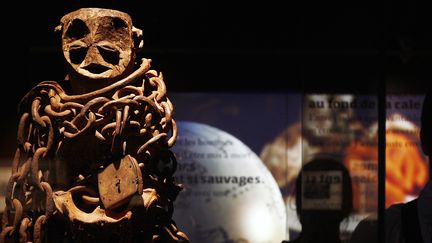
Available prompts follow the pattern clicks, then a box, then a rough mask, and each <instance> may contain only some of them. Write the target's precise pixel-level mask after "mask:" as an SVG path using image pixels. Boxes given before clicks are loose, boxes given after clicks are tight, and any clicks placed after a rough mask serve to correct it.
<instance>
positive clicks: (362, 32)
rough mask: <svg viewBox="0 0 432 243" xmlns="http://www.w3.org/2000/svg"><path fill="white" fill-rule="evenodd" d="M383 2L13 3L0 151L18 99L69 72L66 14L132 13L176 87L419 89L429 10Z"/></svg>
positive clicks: (6, 22)
mask: <svg viewBox="0 0 432 243" xmlns="http://www.w3.org/2000/svg"><path fill="white" fill-rule="evenodd" d="M377 2H378V1H371V2H367V1H361V2H360V3H352V4H347V3H346V2H344V1H319V2H311V1H285V2H282V1H281V2H277V1H273V0H268V1H253V2H246V3H243V4H238V3H236V1H172V2H168V1H143V0H136V1H95V0H93V1H83V0H73V1H29V2H28V3H25V4H24V3H22V2H21V1H14V2H13V3H11V4H12V6H10V7H4V12H8V14H9V12H10V14H11V15H12V17H8V16H6V14H5V15H3V17H2V18H3V19H2V23H3V25H2V26H3V28H2V32H3V33H4V35H3V36H4V37H3V41H4V42H5V43H4V44H3V53H2V54H3V56H4V57H6V58H5V59H6V65H5V64H3V73H4V75H3V87H4V88H3V92H4V93H7V95H3V96H1V101H0V102H1V103H2V104H4V105H3V108H2V110H3V114H4V115H3V118H2V122H1V124H0V125H2V126H3V127H5V128H6V129H4V130H5V132H4V133H3V135H2V136H3V139H2V140H1V142H0V146H2V149H1V155H3V156H6V155H7V156H11V155H9V154H11V153H10V151H13V149H12V150H10V149H11V148H13V147H15V140H14V139H15V138H14V136H15V135H14V134H15V132H16V128H15V127H14V126H15V125H14V124H16V123H17V120H16V119H17V118H16V105H17V104H18V102H19V100H20V99H21V97H22V96H23V95H24V94H25V93H26V92H27V91H28V90H29V89H30V88H31V87H33V86H34V85H36V84H37V83H39V82H40V81H43V80H61V79H62V78H63V77H64V75H65V70H64V66H63V59H62V53H61V49H60V48H61V47H60V36H59V35H58V34H55V33H54V31H53V30H54V28H55V26H57V24H58V23H59V20H60V18H61V17H62V16H63V15H64V14H66V13H68V12H70V11H73V10H76V9H78V8H80V7H105V8H114V9H118V10H122V11H125V12H127V13H129V14H130V15H131V16H132V19H133V21H134V25H135V26H136V27H138V28H140V29H142V30H143V31H144V42H145V43H144V53H143V54H144V56H145V57H147V58H151V59H152V60H153V68H155V69H157V70H158V71H163V73H164V77H165V80H166V83H167V86H168V90H171V91H179V92H183V91H203V92H216V91H233V92H246V93H247V92H267V91H269V92H270V91H278V92H284V91H301V92H303V91H305V92H344V93H377V92H378V90H379V89H378V87H380V83H385V82H386V83H387V91H389V92H422V91H423V90H424V88H425V86H428V83H429V80H430V79H431V78H430V76H431V75H430V73H431V71H430V67H431V64H432V62H431V60H432V56H431V48H432V28H431V25H430V19H431V16H432V15H431V14H429V12H430V11H429V10H428V8H426V5H424V6H423V5H422V4H421V3H419V2H415V1H399V2H389V1H386V2H382V3H377ZM234 3H236V4H234ZM381 87H383V86H381ZM381 91H382V89H381ZM11 124H12V125H11ZM9 141H10V142H9Z"/></svg>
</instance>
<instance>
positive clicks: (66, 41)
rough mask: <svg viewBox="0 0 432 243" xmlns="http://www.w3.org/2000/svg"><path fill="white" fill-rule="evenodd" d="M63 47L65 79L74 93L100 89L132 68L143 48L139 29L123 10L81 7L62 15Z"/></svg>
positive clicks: (123, 75) (126, 73) (59, 28)
mask: <svg viewBox="0 0 432 243" xmlns="http://www.w3.org/2000/svg"><path fill="white" fill-rule="evenodd" d="M60 22H61V24H60V25H59V26H57V28H56V30H58V31H62V34H61V35H62V49H63V55H64V58H65V60H66V63H67V68H68V79H69V80H70V82H71V86H72V90H73V92H75V93H87V92H90V91H93V90H95V89H98V88H101V87H103V86H106V85H108V84H111V83H113V82H115V81H118V80H120V79H121V78H123V77H125V76H127V75H128V74H130V73H131V72H132V71H133V67H134V62H135V55H136V52H137V50H138V49H140V48H142V45H143V41H142V31H141V30H140V29H137V28H135V27H133V25H132V20H131V17H130V16H129V15H128V14H126V13H123V12H120V11H117V10H111V9H101V8H82V9H79V10H77V11H74V12H71V13H69V14H66V15H65V16H63V18H62V19H61V20H60Z"/></svg>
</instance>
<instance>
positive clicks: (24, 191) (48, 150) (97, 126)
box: [0, 59, 187, 243]
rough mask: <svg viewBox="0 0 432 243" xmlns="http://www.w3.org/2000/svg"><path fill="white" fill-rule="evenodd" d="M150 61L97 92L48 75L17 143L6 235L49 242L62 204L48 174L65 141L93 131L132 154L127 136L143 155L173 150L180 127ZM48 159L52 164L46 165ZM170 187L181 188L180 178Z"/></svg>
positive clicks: (24, 113)
mask: <svg viewBox="0 0 432 243" xmlns="http://www.w3.org/2000/svg"><path fill="white" fill-rule="evenodd" d="M150 62H151V60H149V59H143V60H142V64H141V66H140V67H139V68H138V69H137V70H136V71H135V72H134V73H132V74H131V75H130V76H128V77H127V78H125V79H123V80H120V81H117V82H116V83H113V84H111V85H109V86H107V87H104V88H101V89H99V90H96V91H93V92H90V93H86V94H80V95H68V94H66V92H65V91H64V90H63V88H62V87H61V86H60V85H59V84H58V83H56V82H52V81H46V82H42V83H40V84H39V85H37V86H36V87H35V88H33V89H32V90H31V91H30V92H29V93H28V94H27V95H26V96H25V97H24V98H23V99H22V101H21V103H20V110H19V113H20V119H19V124H18V132H17V141H18V148H17V150H16V152H15V154H14V158H13V162H12V176H11V177H10V180H9V183H8V186H7V195H6V208H5V210H4V213H3V218H2V231H1V233H0V242H5V241H6V240H7V239H19V241H20V242H27V241H29V242H31V241H33V242H35V243H36V242H42V241H43V239H42V231H43V228H44V225H45V223H46V221H47V220H49V219H50V217H51V216H52V215H53V214H54V211H55V205H54V201H53V189H54V188H52V185H50V178H49V173H55V172H56V170H55V166H56V164H57V163H59V161H55V159H56V153H57V151H58V149H59V148H60V147H61V146H62V143H63V141H66V140H71V139H75V138H77V137H80V136H82V135H84V134H88V133H89V132H94V136H95V137H96V138H97V139H98V140H100V141H103V142H108V143H111V153H113V154H114V153H118V152H122V153H123V155H125V153H126V152H129V153H131V152H130V151H126V150H127V149H128V148H127V138H128V137H130V136H131V135H133V136H135V137H141V138H142V139H143V141H144V142H143V144H142V145H141V146H139V148H138V149H137V151H135V152H132V153H133V154H135V155H137V156H139V155H140V154H151V151H150V149H151V148H152V147H160V148H162V149H163V148H165V149H169V148H170V147H172V146H173V145H174V143H175V140H176V137H177V127H176V123H175V121H174V119H173V118H172V111H173V106H172V103H171V102H170V100H169V99H168V97H167V93H166V86H165V83H164V81H163V76H162V73H158V72H156V71H155V70H149V69H150ZM137 80H142V83H140V84H139V85H140V86H137V85H135V84H136V82H137ZM160 148H159V149H160ZM42 162H43V164H44V165H46V164H48V165H49V166H44V167H43V168H42V167H41V166H40V165H41V163H42ZM171 173H174V171H172V172H171ZM169 176H172V174H171V175H168V177H169ZM150 177H151V178H153V176H152V175H150ZM165 181H166V180H165ZM158 183H163V182H158ZM165 186H175V187H178V186H177V185H174V184H173V183H172V185H168V184H167V185H165ZM141 191H142V190H141ZM36 195H44V196H45V200H38V201H34V200H33V199H36V198H39V197H37V196H36ZM29 205H30V206H29ZM33 222H34V223H33ZM160 227H162V228H163V229H164V230H163V231H166V232H165V235H171V236H172V237H171V238H172V239H173V240H174V239H178V237H180V238H182V239H187V237H186V236H185V235H184V234H183V233H181V232H180V231H178V230H177V228H176V227H173V226H170V225H168V226H166V227H164V226H160ZM161 232H162V231H161Z"/></svg>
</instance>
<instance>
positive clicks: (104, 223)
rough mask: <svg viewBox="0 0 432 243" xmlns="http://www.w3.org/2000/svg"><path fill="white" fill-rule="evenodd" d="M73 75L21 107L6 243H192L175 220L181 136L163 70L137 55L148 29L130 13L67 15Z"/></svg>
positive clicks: (67, 54)
mask: <svg viewBox="0 0 432 243" xmlns="http://www.w3.org/2000/svg"><path fill="white" fill-rule="evenodd" d="M56 31H59V32H61V40H62V50H63V54H64V58H65V61H66V64H67V70H68V73H67V76H66V78H65V81H64V82H66V83H67V85H68V86H66V85H64V86H62V85H61V84H60V83H58V82H54V81H45V82H41V83H40V84H38V85H37V86H36V87H34V88H33V89H32V90H31V91H30V92H28V93H27V94H26V95H25V97H24V98H23V99H22V100H21V102H20V104H19V111H18V112H19V117H20V119H19V125H18V134H17V140H18V148H17V150H16V153H15V156H14V158H13V162H12V166H11V167H12V175H11V176H10V179H9V181H8V183H7V191H6V195H5V200H6V207H5V209H4V210H3V217H2V231H1V234H0V238H1V241H2V242H8V240H10V241H12V242H15V241H16V242H18V241H19V242H164V243H165V242H188V238H187V236H186V235H185V234H184V233H183V232H181V231H180V230H179V229H178V228H177V226H176V225H175V223H174V222H173V221H172V219H171V218H172V214H173V210H174V209H173V202H174V201H175V199H176V197H177V195H178V193H179V191H180V190H181V186H180V185H178V184H176V183H175V182H174V179H173V174H174V172H175V170H176V165H177V164H176V159H175V155H174V154H173V153H172V151H170V148H171V147H172V146H173V145H174V144H175V141H176V138H177V127H176V122H175V120H174V119H173V117H172V113H173V105H172V103H171V102H170V100H169V99H168V97H167V87H166V86H165V83H164V80H163V76H162V73H161V72H157V71H156V70H151V69H150V64H151V60H149V59H145V58H143V59H141V60H137V59H136V52H137V51H138V50H139V49H140V48H142V47H143V46H142V45H143V42H142V31H141V30H140V29H138V28H135V27H134V26H133V24H132V20H131V18H130V16H129V15H128V14H126V13H123V12H120V11H116V10H110V9H100V8H83V9H79V10H77V11H74V12H71V13H69V14H67V15H65V16H64V17H63V18H62V19H61V21H60V25H59V26H58V27H57V28H56Z"/></svg>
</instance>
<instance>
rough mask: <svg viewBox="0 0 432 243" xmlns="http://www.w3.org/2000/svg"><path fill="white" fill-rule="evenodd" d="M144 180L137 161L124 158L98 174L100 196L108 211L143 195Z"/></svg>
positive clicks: (130, 157)
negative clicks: (134, 196)
mask: <svg viewBox="0 0 432 243" xmlns="http://www.w3.org/2000/svg"><path fill="white" fill-rule="evenodd" d="M142 183H143V180H142V174H141V170H140V168H139V166H138V163H137V161H136V159H135V158H134V157H132V156H130V155H126V156H124V157H123V158H122V159H121V160H120V162H119V163H111V164H110V165H108V166H107V167H105V168H104V169H103V171H102V172H100V173H99V174H98V187H99V195H100V198H101V200H102V203H103V205H104V207H105V208H106V209H113V208H116V207H119V206H121V205H123V204H125V203H126V202H127V201H128V200H129V199H130V198H131V197H132V196H133V195H134V194H135V193H139V194H141V193H142V188H143V184H142Z"/></svg>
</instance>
